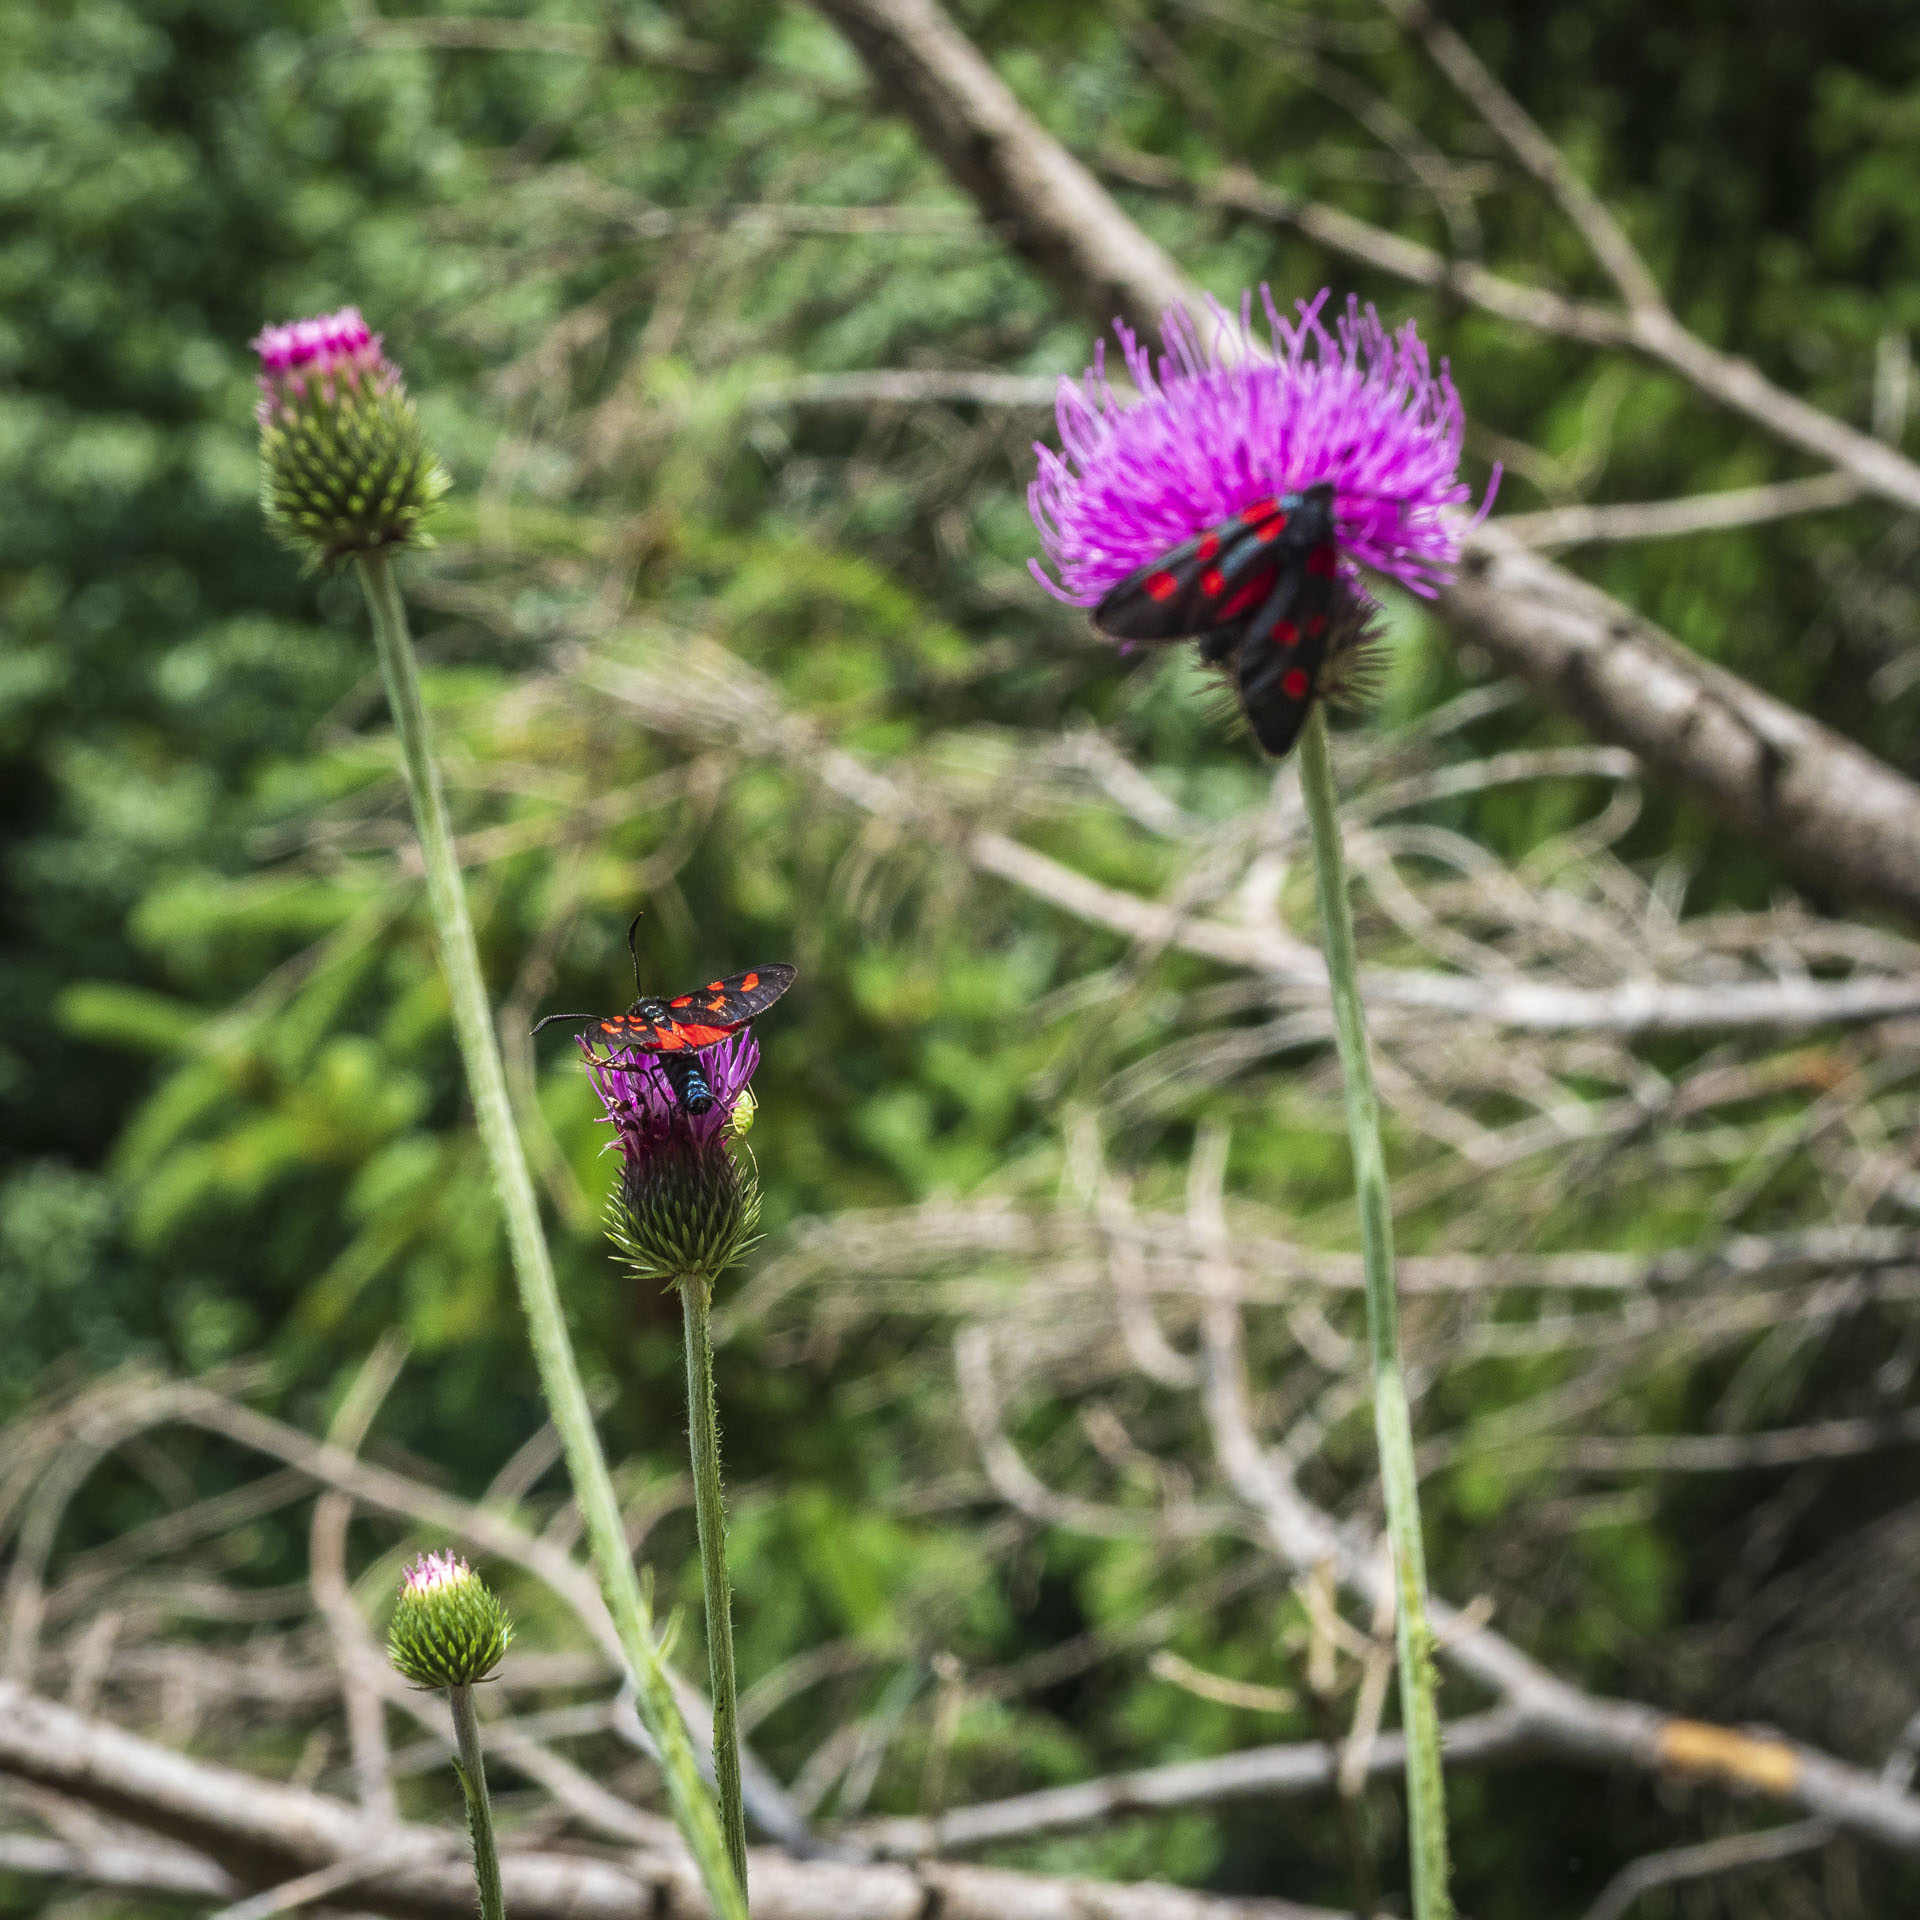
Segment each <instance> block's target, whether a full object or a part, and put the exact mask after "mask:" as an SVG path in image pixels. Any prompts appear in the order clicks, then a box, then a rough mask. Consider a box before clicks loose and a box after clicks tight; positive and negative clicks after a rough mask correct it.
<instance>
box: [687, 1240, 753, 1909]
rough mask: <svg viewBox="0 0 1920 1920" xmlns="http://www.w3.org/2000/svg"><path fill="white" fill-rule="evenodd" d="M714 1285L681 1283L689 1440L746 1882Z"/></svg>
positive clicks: (723, 1818) (723, 1797)
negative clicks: (715, 1370) (716, 1385)
mask: <svg viewBox="0 0 1920 1920" xmlns="http://www.w3.org/2000/svg"><path fill="white" fill-rule="evenodd" d="M712 1309H713V1281H712V1280H711V1279H710V1278H708V1277H707V1276H706V1275H704V1274H688V1275H686V1276H685V1277H683V1278H682V1280H681V1282H680V1310H681V1314H682V1316H683V1317H684V1319H685V1321H686V1324H687V1439H688V1443H689V1445H690V1446H691V1448H692V1453H693V1512H694V1519H695V1522H696V1523H697V1525H698V1527H699V1532H700V1591H701V1594H702V1596H703V1597H704V1599H705V1601H706V1607H707V1670H708V1673H709V1674H710V1675H711V1677H712V1683H713V1777H714V1780H715V1782H716V1783H717V1784H718V1786H719V1789H720V1824H721V1826H722V1827H723V1828H724V1829H725V1831H726V1836H727V1855H728V1858H730V1859H731V1860H732V1862H733V1870H734V1872H735V1873H736V1874H738V1875H739V1877H740V1884H741V1886H743V1887H744V1886H745V1885H746V1884H747V1821H746V1812H745V1809H744V1808H743V1807H742V1805H741V1800H740V1729H739V1725H738V1718H739V1714H738V1706H737V1696H738V1687H737V1683H736V1682H735V1680H734V1676H733V1585H732V1582H731V1581H730V1580H729V1579H728V1577H727V1509H726V1499H725V1495H724V1494H723V1492H722V1490H721V1485H720V1416H719V1409H718V1405H717V1402H716V1400H715V1397H714V1390H713V1330H712V1326H711V1315H712Z"/></svg>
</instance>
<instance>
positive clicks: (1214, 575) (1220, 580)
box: [1200, 567, 1227, 600]
mask: <svg viewBox="0 0 1920 1920" xmlns="http://www.w3.org/2000/svg"><path fill="white" fill-rule="evenodd" d="M1226 584H1227V576H1226V575H1225V574H1224V573H1222V572H1221V571H1220V569H1219V568H1218V567H1209V568H1208V569H1207V570H1206V572H1205V573H1203V574H1202V575H1201V576H1200V591H1201V592H1202V593H1204V594H1205V595H1206V596H1207V598H1208V599H1209V600H1217V599H1219V597H1220V595H1221V594H1222V592H1224V591H1225V589H1226Z"/></svg>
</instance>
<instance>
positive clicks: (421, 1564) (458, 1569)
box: [400, 1553, 473, 1599]
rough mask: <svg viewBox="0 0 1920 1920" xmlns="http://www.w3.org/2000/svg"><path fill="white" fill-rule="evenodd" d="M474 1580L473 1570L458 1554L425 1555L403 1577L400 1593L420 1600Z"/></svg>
mask: <svg viewBox="0 0 1920 1920" xmlns="http://www.w3.org/2000/svg"><path fill="white" fill-rule="evenodd" d="M472 1578H473V1569H472V1568H471V1567H470V1566H468V1565H467V1563H466V1562H465V1561H464V1560H463V1559H461V1557H460V1556H459V1555H458V1554H457V1553H423V1554H422V1555H421V1556H420V1557H419V1559H417V1560H416V1561H415V1562H414V1563H413V1565H412V1566H410V1567H409V1568H408V1569H407V1570H406V1572H405V1573H404V1574H403V1575H402V1576H401V1579H400V1591H401V1593H402V1594H403V1595H407V1596H411V1597H412V1598H414V1599H419V1598H420V1597H422V1596H423V1595H425V1594H429V1593H440V1592H444V1591H445V1590H446V1589H447V1588H449V1587H457V1586H459V1585H460V1584H461V1582H462V1581H466V1580H471V1579H472Z"/></svg>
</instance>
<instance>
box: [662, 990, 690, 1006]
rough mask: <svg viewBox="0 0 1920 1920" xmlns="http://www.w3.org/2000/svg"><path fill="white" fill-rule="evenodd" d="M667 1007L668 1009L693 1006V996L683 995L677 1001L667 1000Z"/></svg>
mask: <svg viewBox="0 0 1920 1920" xmlns="http://www.w3.org/2000/svg"><path fill="white" fill-rule="evenodd" d="M667 1005H668V1006H670V1007H690V1006H692V1005H693V995H692V994H690V993H683V994H682V995H681V996H680V998H679V999H678V1000H669V1001H668V1002H667Z"/></svg>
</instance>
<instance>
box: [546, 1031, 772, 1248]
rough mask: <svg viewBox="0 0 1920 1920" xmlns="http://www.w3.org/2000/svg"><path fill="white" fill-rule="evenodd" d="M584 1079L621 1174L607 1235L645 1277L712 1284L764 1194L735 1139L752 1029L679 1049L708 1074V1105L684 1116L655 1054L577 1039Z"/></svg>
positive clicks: (756, 1056)
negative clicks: (601, 1112)
mask: <svg viewBox="0 0 1920 1920" xmlns="http://www.w3.org/2000/svg"><path fill="white" fill-rule="evenodd" d="M580 1051H581V1053H582V1054H583V1055H584V1056H585V1058H586V1066H587V1077H588V1078H589V1079H590V1080H592V1082H593V1086H594V1091H595V1092H596V1093H598V1094H599V1096H600V1103H601V1105H602V1106H603V1107H605V1109H606V1119H607V1123H608V1124H609V1125H610V1126H611V1127H612V1128H613V1139H612V1140H611V1141H610V1142H609V1143H608V1144H609V1145H610V1146H613V1147H617V1148H618V1149H619V1152H620V1158H621V1163H622V1164H621V1170H620V1181H619V1184H618V1185H617V1186H616V1187H615V1189H614V1192H613V1196H612V1198H611V1200H610V1201H609V1202H608V1207H607V1233H608V1236H609V1237H610V1238H611V1239H612V1241H613V1243H614V1245H615V1246H616V1247H618V1248H619V1249H620V1251H621V1253H622V1254H623V1255H624V1256H625V1257H626V1260H627V1264H628V1265H629V1266H630V1267H631V1268H632V1269H633V1271H634V1273H635V1274H636V1275H638V1276H639V1277H641V1278H642V1279H652V1280H658V1281H661V1282H663V1283H665V1284H667V1285H676V1284H678V1283H679V1282H681V1281H683V1280H686V1279H688V1278H689V1277H693V1276H700V1277H703V1278H704V1279H706V1280H708V1281H711V1280H712V1279H713V1278H714V1277H715V1276H717V1275H718V1274H720V1273H721V1272H722V1271H724V1269H726V1268H727V1267H729V1266H731V1265H732V1264H733V1262H734V1261H735V1260H736V1259H738V1258H739V1256H740V1255H741V1253H743V1252H744V1251H745V1250H746V1248H747V1246H748V1245H749V1244H750V1243H751V1240H752V1237H753V1230H754V1227H755V1225H756V1224H757V1222H758V1220H759V1217H760V1192H759V1188H758V1186H757V1184H756V1183H755V1181H754V1179H753V1177H752V1175H751V1173H750V1172H743V1171H742V1169H741V1166H740V1163H739V1162H738V1161H737V1160H736V1159H735V1158H734V1154H733V1150H732V1146H731V1142H732V1140H733V1139H734V1137H735V1136H736V1135H738V1134H741V1133H744V1132H745V1131H746V1129H747V1127H748V1125H750V1124H751V1122H752V1118H753V1111H754V1103H753V1094H752V1091H751V1089H750V1088H749V1086H748V1084H747V1083H748V1082H749V1081H750V1080H751V1079H752V1078H753V1073H754V1069H755V1068H756V1067H757V1066H759V1064H760V1047H759V1043H758V1042H757V1041H756V1040H755V1039H754V1037H753V1033H752V1031H751V1029H749V1028H746V1027H742V1028H741V1029H740V1030H739V1031H738V1032H737V1033H731V1034H729V1035H728V1036H727V1037H726V1039H724V1040H720V1041H717V1042H715V1044H714V1045H712V1046H710V1047H701V1048H699V1049H697V1050H696V1051H694V1052H691V1053H686V1054H677V1055H675V1061H676V1064H677V1065H678V1066H680V1067H682V1068H684V1067H685V1066H688V1065H691V1066H694V1067H697V1068H698V1069H699V1071H700V1072H701V1073H702V1074H703V1075H704V1076H705V1078H706V1082H707V1088H708V1091H709V1092H710V1093H711V1095H712V1104H711V1105H709V1106H707V1107H706V1108H705V1109H704V1110H703V1111H702V1112H699V1113H689V1112H688V1111H687V1107H686V1102H685V1101H684V1099H683V1098H682V1096H681V1092H680V1090H679V1089H678V1088H676V1087H675V1085H674V1082H673V1080H672V1079H670V1078H669V1077H668V1073H667V1069H666V1068H665V1067H664V1066H663V1065H662V1064H661V1061H660V1058H659V1056H658V1055H657V1054H651V1053H633V1052H618V1053H614V1054H611V1055H602V1054H598V1053H596V1052H595V1051H594V1050H593V1048H592V1046H591V1045H590V1044H589V1043H588V1041H587V1040H586V1039H585V1037H584V1036H583V1037H582V1038H581V1040H580Z"/></svg>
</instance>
